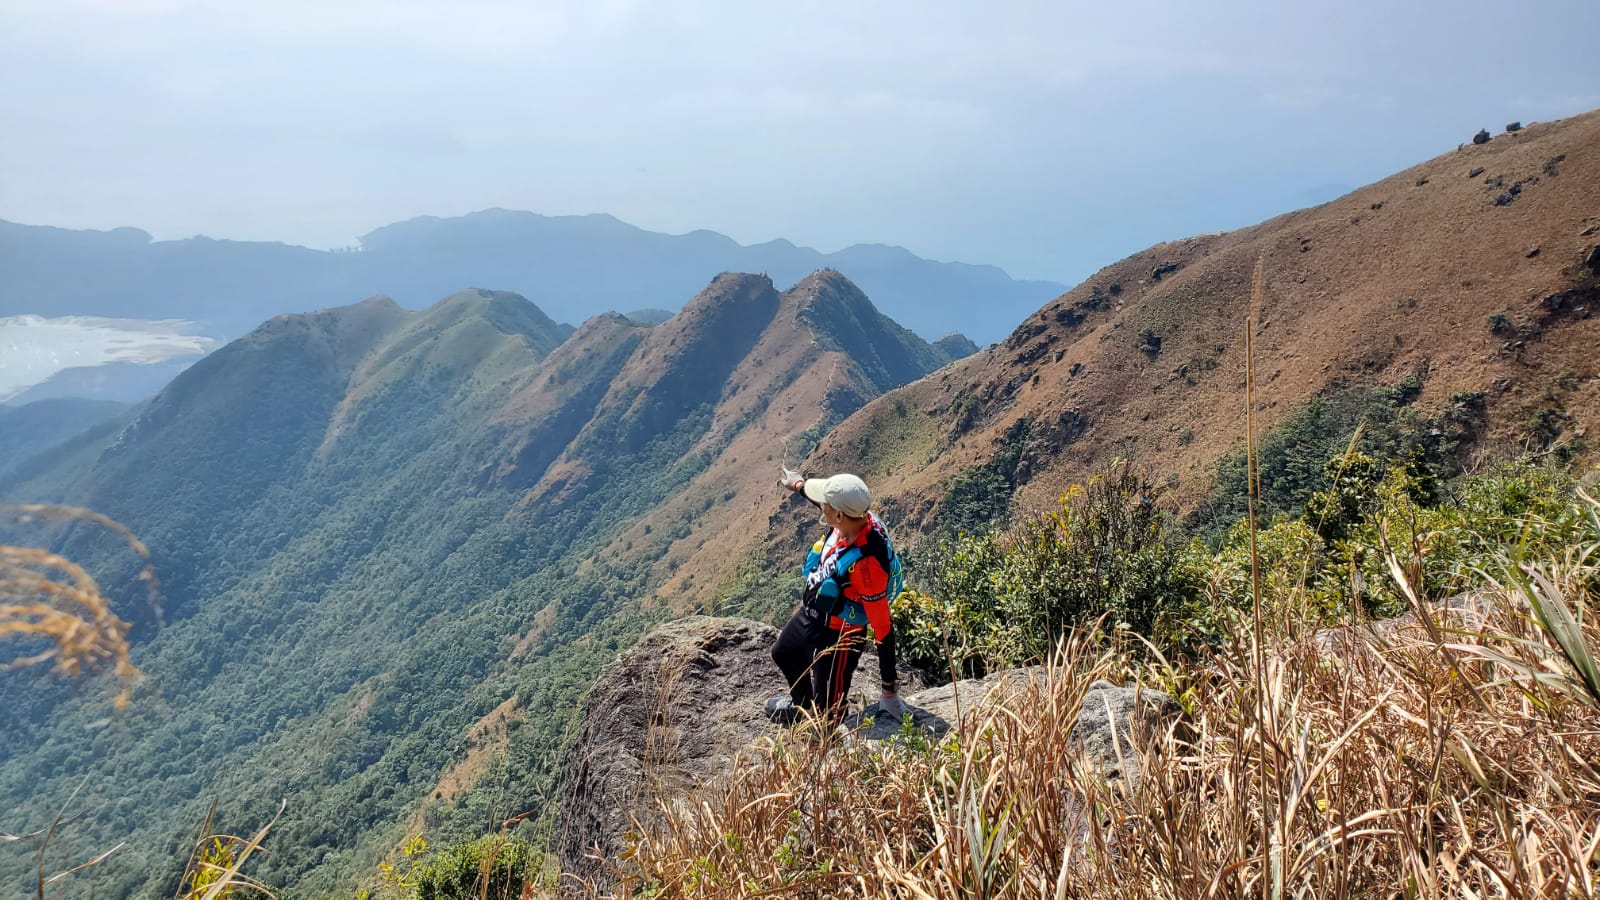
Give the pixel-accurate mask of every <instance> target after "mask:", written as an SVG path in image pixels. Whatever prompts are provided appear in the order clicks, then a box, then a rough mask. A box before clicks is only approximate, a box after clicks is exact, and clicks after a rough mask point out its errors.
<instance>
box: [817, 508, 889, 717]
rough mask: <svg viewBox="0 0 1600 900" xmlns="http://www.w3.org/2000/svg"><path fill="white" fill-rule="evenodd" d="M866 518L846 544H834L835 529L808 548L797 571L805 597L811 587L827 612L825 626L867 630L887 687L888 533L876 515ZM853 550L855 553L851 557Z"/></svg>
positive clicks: (823, 610)
mask: <svg viewBox="0 0 1600 900" xmlns="http://www.w3.org/2000/svg"><path fill="white" fill-rule="evenodd" d="M867 516H868V525H867V527H866V528H863V529H861V532H860V533H859V534H857V535H856V538H855V540H853V541H851V542H850V543H849V544H847V545H846V544H842V543H841V542H840V540H839V532H838V531H837V530H834V531H831V532H829V533H828V535H827V536H826V537H824V538H823V539H822V540H820V541H817V542H816V543H815V544H813V545H812V546H811V552H810V553H809V554H807V555H806V561H805V565H804V566H803V567H802V571H803V572H804V574H805V577H806V586H807V588H808V593H809V591H810V589H815V592H816V596H817V597H818V599H819V600H821V601H822V603H821V604H819V605H820V607H821V611H822V612H824V613H828V614H829V615H828V626H829V627H830V628H833V629H834V630H835V631H842V630H845V629H847V628H848V629H852V630H861V629H862V628H864V627H865V626H867V625H871V626H872V634H873V637H874V638H875V639H876V641H877V643H878V665H879V669H880V675H881V676H882V680H883V682H884V683H885V684H888V685H892V684H894V683H895V675H894V672H895V668H894V666H895V659H894V657H895V653H894V631H893V627H894V626H893V623H892V620H891V618H890V615H889V600H890V597H889V584H890V571H891V568H892V560H891V550H890V547H889V535H888V532H887V531H885V530H884V527H883V523H882V522H879V521H878V517H877V516H876V515H873V514H871V513H868V514H867ZM853 550H854V551H859V552H855V553H852V552H851V551H853ZM841 561H843V562H844V565H843V566H842V567H841V566H840V562H841Z"/></svg>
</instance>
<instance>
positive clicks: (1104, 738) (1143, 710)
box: [1072, 681, 1183, 793]
mask: <svg viewBox="0 0 1600 900" xmlns="http://www.w3.org/2000/svg"><path fill="white" fill-rule="evenodd" d="M1182 713H1183V708H1182V707H1180V706H1179V705H1178V702H1177V701H1176V700H1174V699H1172V697H1171V696H1169V695H1167V694H1164V693H1162V692H1161V691H1157V690H1152V689H1150V688H1141V687H1117V686H1116V685H1114V684H1112V683H1111V682H1109V681H1096V682H1094V683H1093V684H1091V685H1089V690H1088V691H1086V692H1085V693H1084V695H1083V703H1082V704H1081V705H1080V706H1079V709H1078V720H1077V721H1076V722H1074V723H1073V724H1072V742H1073V743H1074V744H1076V745H1078V746H1080V747H1082V748H1083V752H1084V755H1085V756H1086V757H1088V758H1089V759H1090V760H1092V761H1093V762H1094V763H1095V764H1096V765H1097V766H1098V767H1099V768H1100V772H1101V774H1102V775H1104V776H1105V778H1106V780H1107V781H1108V782H1112V783H1117V782H1121V783H1122V784H1123V785H1124V786H1126V788H1127V789H1128V792H1129V793H1133V792H1134V791H1137V790H1138V789H1139V780H1140V777H1141V775H1142V774H1143V771H1142V768H1141V766H1140V762H1139V759H1140V753H1139V751H1140V750H1143V749H1144V748H1146V747H1147V746H1148V745H1149V743H1150V741H1151V740H1153V739H1155V738H1156V737H1158V736H1160V735H1161V734H1162V733H1163V732H1164V731H1165V730H1166V729H1167V728H1168V727H1169V726H1170V725H1171V724H1172V723H1173V722H1174V721H1176V720H1177V719H1178V717H1179V716H1180V715H1182Z"/></svg>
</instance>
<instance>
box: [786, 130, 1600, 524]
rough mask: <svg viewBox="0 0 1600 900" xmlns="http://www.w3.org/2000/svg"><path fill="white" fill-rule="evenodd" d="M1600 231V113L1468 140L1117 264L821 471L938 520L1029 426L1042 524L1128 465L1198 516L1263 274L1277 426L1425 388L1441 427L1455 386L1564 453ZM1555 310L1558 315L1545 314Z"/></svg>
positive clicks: (1579, 423) (1032, 485) (870, 415)
mask: <svg viewBox="0 0 1600 900" xmlns="http://www.w3.org/2000/svg"><path fill="white" fill-rule="evenodd" d="M1513 185H1516V186H1518V190H1517V192H1516V193H1515V194H1514V195H1512V196H1510V197H1509V198H1507V199H1506V200H1505V201H1504V202H1501V201H1502V195H1505V194H1508V193H1509V189H1510V188H1511V187H1512V186H1513ZM1597 226H1600V112H1591V113H1587V114H1584V115H1581V116H1575V117H1573V118H1570V119H1564V120H1561V121H1556V122H1546V123H1539V124H1536V125H1533V126H1531V127H1529V128H1527V129H1524V130H1523V131H1519V132H1517V133H1515V134H1510V135H1501V136H1497V137H1495V138H1494V139H1493V140H1492V141H1490V142H1489V143H1487V144H1483V145H1481V146H1476V145H1472V144H1467V145H1465V146H1463V147H1461V148H1459V149H1457V150H1453V151H1451V152H1448V153H1445V154H1444V155H1442V156H1439V157H1437V158H1435V159H1432V160H1429V161H1428V162H1425V163H1423V164H1421V165H1418V166H1415V167H1413V168H1411V169H1408V170H1406V171H1404V172H1400V173H1398V174H1395V175H1393V176H1391V177H1389V178H1386V179H1384V180H1382V181H1379V182H1376V183H1374V184H1371V185H1368V186H1366V187H1363V188H1360V189H1357V190H1355V191H1353V192H1351V193H1350V194H1348V195H1346V196H1344V197H1341V198H1339V199H1337V200H1334V201H1332V202H1330V203H1326V204H1323V205H1321V206H1317V207H1313V208H1309V209H1303V210H1297V211H1295V212H1291V213H1287V214H1285V215H1282V216H1278V217H1276V218H1273V219H1270V220H1268V221H1266V222H1263V223H1261V224H1259V225H1254V226H1251V227H1248V228H1241V229H1238V230H1235V231H1230V232H1226V233H1218V234H1208V235H1200V236H1196V237H1192V238H1188V239H1184V240H1178V241H1172V242H1168V243H1163V244H1158V245H1156V246H1154V247H1151V248H1149V249H1147V250H1144V251H1142V252H1140V253H1136V254H1134V255H1132V256H1130V257H1128V258H1127V259H1124V260H1121V261H1119V262H1116V263H1114V264H1112V265H1110V266H1107V267H1106V268H1105V269H1103V270H1101V271H1099V272H1097V273H1095V274H1094V275H1092V276H1090V277H1089V278H1087V279H1085V280H1084V282H1083V283H1082V284H1080V285H1078V286H1077V287H1075V288H1073V289H1072V290H1071V291H1069V292H1068V293H1066V294H1063V295H1062V296H1061V297H1059V298H1057V299H1056V300H1054V301H1052V302H1051V303H1049V304H1046V305H1045V306H1044V307H1043V308H1042V309H1040V310H1039V311H1038V312H1037V313H1035V314H1034V315H1032V316H1029V317H1028V319H1027V320H1026V321H1024V322H1023V323H1022V324H1021V325H1019V326H1018V327H1017V329H1016V330H1015V331H1014V332H1013V333H1012V334H1011V335H1010V336H1009V337H1008V338H1007V339H1006V340H1004V341H1002V342H1000V343H998V344H995V345H993V346H992V347H989V348H987V349H986V350H984V351H982V352H980V353H978V354H976V355H974V356H971V357H969V358H967V359H965V360H962V361H960V362H957V363H954V364H952V365H951V366H948V367H946V368H945V369H943V370H941V371H939V372H938V373H935V374H933V375H931V376H928V377H926V378H923V379H922V380H920V381H917V382H915V383H913V384H911V385H908V386H906V387H904V388H900V389H898V390H895V391H891V392H889V393H888V394H886V395H885V396H883V397H881V398H879V399H877V400H875V401H873V402H872V403H870V404H868V405H867V406H866V407H865V408H864V409H862V410H861V411H860V412H858V413H857V414H856V415H854V416H852V417H850V418H849V419H848V420H846V421H845V422H844V423H842V424H841V425H840V426H839V428H837V429H835V430H834V432H833V433H831V434H830V435H829V436H828V438H827V439H826V440H825V441H823V443H822V446H821V447H820V448H819V451H818V453H817V454H816V455H815V456H814V457H813V459H811V460H810V461H809V464H810V465H811V467H812V468H814V469H815V470H817V471H855V472H859V473H860V474H862V475H863V476H864V477H866V478H867V479H868V481H869V483H871V484H872V485H873V487H874V489H875V490H876V491H878V493H879V494H880V495H881V496H884V497H886V498H889V499H891V500H893V501H894V503H895V507H896V509H895V510H894V512H897V513H898V514H899V516H903V517H904V518H905V519H906V520H909V521H910V522H912V523H914V524H921V525H927V524H930V521H931V516H932V515H934V511H935V508H936V505H937V501H938V500H939V498H940V497H942V496H943V492H944V490H945V489H946V487H947V482H948V479H950V478H951V477H952V476H954V475H956V474H957V473H959V472H961V471H962V470H963V469H964V468H966V467H969V466H974V465H981V464H984V463H987V462H988V461H989V460H990V459H991V458H992V457H993V456H994V455H995V454H996V453H997V452H999V451H1000V450H1002V449H1004V448H1005V446H1006V444H1007V435H1008V434H1011V433H1012V432H1011V429H1012V427H1013V426H1014V425H1015V424H1016V423H1017V422H1019V421H1022V420H1027V421H1028V422H1029V423H1030V424H1031V426H1032V427H1031V429H1030V430H1029V432H1028V435H1027V438H1026V440H1025V442H1024V446H1023V447H1022V448H1021V453H1022V460H1021V470H1022V474H1021V475H1019V479H1018V480H1019V482H1020V484H1019V488H1020V491H1021V493H1020V495H1019V497H1018V501H1019V502H1018V504H1017V508H1019V509H1029V508H1048V507H1049V506H1050V503H1051V500H1052V499H1053V498H1054V497H1056V496H1058V495H1059V494H1060V492H1061V491H1062V490H1063V489H1065V488H1066V486H1067V485H1069V484H1071V483H1073V482H1076V481H1082V480H1083V479H1085V478H1087V477H1088V476H1089V475H1090V474H1092V473H1094V472H1097V471H1100V470H1101V469H1103V468H1104V467H1105V465H1106V463H1107V462H1108V461H1109V460H1111V459H1113V458H1116V457H1122V458H1128V457H1132V458H1136V459H1137V460H1139V462H1140V463H1141V464H1142V465H1144V466H1145V467H1147V468H1148V469H1150V470H1151V471H1159V472H1163V473H1167V474H1168V476H1169V477H1170V478H1171V479H1172V481H1173V482H1175V483H1176V484H1177V490H1176V491H1175V492H1174V493H1175V496H1176V497H1178V498H1179V499H1181V500H1186V501H1193V500H1196V499H1197V498H1198V497H1200V496H1201V495H1203V494H1204V492H1205V491H1206V490H1207V488H1208V487H1209V486H1210V484H1211V480H1212V477H1213V475H1214V471H1215V470H1214V466H1215V462H1216V460H1217V459H1218V457H1220V456H1222V455H1223V454H1225V453H1227V452H1229V451H1230V450H1233V449H1235V448H1237V446H1238V444H1239V437H1240V435H1239V429H1238V424H1239V421H1240V419H1241V418H1242V417H1243V415H1244V412H1245V409H1244V405H1245V404H1244V400H1243V393H1242V390H1241V389H1242V386H1243V377H1242V376H1243V366H1242V359H1243V347H1242V340H1241V334H1240V331H1239V328H1238V323H1239V322H1241V321H1243V319H1244V317H1245V299H1246V297H1247V296H1248V294H1249V284H1250V276H1251V271H1252V269H1253V267H1254V265H1255V264H1256V262H1257V261H1258V260H1262V259H1264V260H1265V264H1266V276H1267V277H1266V283H1265V296H1264V302H1263V304H1262V308H1261V325H1260V329H1259V333H1258V334H1257V335H1256V352H1257V363H1258V368H1259V372H1260V379H1259V384H1258V386H1257V387H1258V394H1257V397H1256V405H1255V412H1256V414H1257V416H1258V419H1259V421H1260V424H1262V425H1263V426H1264V427H1266V428H1271V427H1272V426H1273V425H1275V424H1276V423H1278V422H1279V421H1281V420H1282V419H1283V418H1284V417H1285V416H1287V415H1289V414H1290V413H1291V412H1293V411H1294V410H1296V409H1299V408H1301V407H1303V406H1304V405H1305V404H1306V403H1307V402H1309V401H1310V400H1312V399H1313V398H1315V397H1317V396H1318V395H1319V394H1321V393H1323V392H1325V391H1327V390H1329V389H1330V388H1331V387H1333V386H1335V385H1338V384H1341V383H1345V384H1393V383H1395V382H1397V381H1399V380H1400V379H1402V378H1404V377H1407V376H1409V375H1412V374H1413V373H1418V372H1421V373H1424V375H1425V379H1424V386H1423V388H1422V394H1421V397H1420V399H1419V405H1420V407H1421V408H1422V409H1424V410H1426V411H1429V412H1432V411H1436V410H1438V409H1439V408H1441V407H1443V406H1444V405H1445V404H1446V403H1447V402H1448V398H1450V397H1451V396H1452V395H1454V394H1455V393H1457V392H1460V391H1482V392H1484V393H1485V397H1486V407H1487V409H1486V413H1487V419H1488V426H1489V428H1488V434H1487V435H1486V438H1487V439H1488V440H1489V441H1493V442H1499V443H1503V444H1507V445H1511V446H1513V447H1519V446H1521V445H1522V444H1523V442H1524V441H1525V440H1527V439H1528V434H1529V423H1530V422H1532V421H1535V420H1536V419H1537V418H1538V417H1540V416H1542V415H1543V416H1552V417H1556V418H1559V419H1560V420H1561V421H1563V422H1564V423H1565V432H1564V434H1565V435H1566V436H1567V437H1572V436H1581V435H1582V434H1584V433H1585V432H1586V431H1587V432H1588V433H1590V434H1592V433H1593V432H1594V429H1595V427H1596V426H1597V425H1600V368H1597V365H1600V354H1596V353H1595V352H1594V348H1595V346H1597V345H1600V316H1596V315H1594V311H1595V307H1596V302H1595V301H1594V299H1593V298H1595V297H1600V268H1596V267H1594V266H1592V265H1591V264H1590V263H1588V262H1586V261H1587V260H1595V259H1597V257H1595V255H1594V254H1595V253H1596V248H1597V245H1600V227H1597ZM1596 265H1600V264H1596ZM1559 296H1567V297H1568V298H1569V299H1568V301H1566V302H1556V301H1552V302H1550V303H1547V302H1546V301H1547V300H1550V299H1551V298H1555V297H1559ZM1580 297H1581V298H1588V299H1587V300H1582V301H1581V302H1580V299H1579V298H1580ZM1494 316H1503V317H1504V323H1503V324H1501V325H1499V326H1498V327H1497V326H1496V322H1498V321H1499V320H1494V319H1492V318H1491V317H1494ZM1146 332H1148V333H1149V334H1151V335H1153V336H1155V337H1156V338H1159V344H1158V345H1157V346H1155V347H1151V346H1150V345H1149V344H1148V343H1147V342H1146V341H1145V340H1144V338H1143V335H1144V334H1145V333H1146ZM912 416H914V417H916V418H918V420H919V424H918V428H919V429H922V430H924V431H926V432H931V437H929V436H927V435H924V437H923V439H921V440H918V441H916V442H912V443H909V444H907V445H906V447H905V449H904V452H901V453H898V454H895V453H891V454H885V453H882V452H879V447H878V446H876V442H877V441H878V436H879V435H880V434H883V433H885V432H886V431H890V432H892V431H893V430H894V429H895V428H897V427H899V426H900V423H901V420H903V419H906V418H908V417H912ZM1568 417H1570V418H1568ZM930 443H931V445H932V449H931V450H930ZM869 444H870V445H871V446H870V448H869ZM1593 449H1594V448H1592V447H1591V448H1590V450H1591V453H1592V451H1593ZM785 537H786V536H785Z"/></svg>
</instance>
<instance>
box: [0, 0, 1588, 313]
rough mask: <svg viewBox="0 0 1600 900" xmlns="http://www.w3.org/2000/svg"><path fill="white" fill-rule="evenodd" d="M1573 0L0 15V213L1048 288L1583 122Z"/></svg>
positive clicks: (300, 238) (303, 4)
mask: <svg viewBox="0 0 1600 900" xmlns="http://www.w3.org/2000/svg"><path fill="white" fill-rule="evenodd" d="M1597 38H1600V3H1596V2H1594V0H1551V2H1539V0H1523V2H1482V0H1451V2H1435V0H1426V2H1405V0H1384V2H1369V0H1344V2H1337V3H1334V2H1320V0H1308V2H1299V3H1285V2H1282V0H1277V2H1240V0H1218V2H1195V0H1187V2H1141V0H1132V2H1116V3H1106V2H1099V3H1093V4H1088V3H1080V2H1069V0H1049V2H1034V0H1024V2H997V3H985V4H980V3H973V2H944V0H919V2H898V0H884V2H870V0H869V2H861V0H851V2H789V3H764V2H750V0H728V2H725V0H697V2H692V3H681V2H667V0H657V2H648V3H647V2H627V0H577V2H568V0H550V2H540V0H509V2H502V0H452V2H449V3H434V2H406V0H335V2H329V0H317V2H310V0H273V2H242V0H231V2H185V0H0V134H4V135H5V136H6V137H5V139H4V140H0V219H8V220H11V221H17V222H24V223H27V224H35V225H57V226H61V227H69V228H111V227H116V226H123V225H131V226H136V227H140V228H143V229H145V230H147V231H149V232H151V233H152V234H154V235H155V236H156V237H157V238H162V239H173V238H183V237H189V236H192V235H195V234H206V235H209V236H212V237H219V238H234V239H240V240H278V241H285V242H289V243H296V244H304V245H307V246H312V247H338V246H349V245H352V244H355V243H356V242H357V240H358V238H359V236H360V235H362V234H364V233H366V232H368V231H371V230H372V229H374V228H377V227H379V226H381V225H384V224H387V223H390V222H394V221H398V220H402V219H406V218H410V217H412V216H417V215H439V216H448V215H459V214H462V213H466V212H470V211H473V210H477V209H483V208H487V207H506V208H512V209H526V210H531V211H534V212H539V213H544V214H550V215H560V214H582V213H591V212H606V213H611V214H613V215H615V216H617V217H619V218H621V219H623V220H625V221H628V222H630V223H632V224H635V225H638V226H640V227H643V228H648V229H652V230H657V231H667V232H673V233H680V232H685V231H690V230H694V229H697V228H708V229H711V230H714V231H720V232H722V233H724V234H727V235H729V236H731V237H733V238H734V239H736V240H739V241H741V242H744V243H756V242H760V241H766V240H771V239H773V238H779V237H783V238H787V239H789V240H792V241H795V242H796V243H799V244H804V245H808V246H812V247H815V248H817V249H819V250H823V251H832V250H837V249H840V248H843V247H845V246H848V245H850V244H854V243H887V244H897V245H900V246H904V247H907V248H908V249H910V250H912V251H913V252H915V253H918V254H919V255H922V256H925V257H929V258H933V259H940V260H956V261H962V262H972V263H990V264H994V265H999V266H1001V267H1003V268H1005V269H1006V270H1007V271H1008V272H1010V273H1011V274H1012V275H1013V276H1017V277H1025V278H1045V279H1051V280H1055V281H1060V282H1064V283H1068V284H1071V283H1075V282H1077V281H1079V280H1081V279H1082V278H1084V277H1085V276H1087V275H1089V274H1092V273H1093V272H1094V271H1095V270H1097V269H1099V268H1100V267H1102V266H1104V265H1107V264H1110V263H1112V262H1115V261H1116V260H1118V259H1120V258H1122V257H1124V256H1126V255H1128V254H1130V253H1133V252H1136V251H1138V250H1141V249H1143V248H1145V247H1147V246H1149V245H1151V244H1154V243H1158V242H1160V241H1164V240H1174V239H1178V238H1182V237H1186V236H1188V235H1192V234H1197V233H1202V232H1208V231H1217V230H1225V229H1230V228H1236V227H1240V226H1244V225H1249V224H1253V223H1255V222H1257V221H1260V220H1262V219H1265V218H1268V217H1270V216H1272V215H1276V214H1278V213H1281V212H1286V211H1288V210H1291V209H1296V208H1300V207H1303V206H1308V205H1312V204H1315V203H1320V202H1323V201H1326V200H1330V199H1333V198H1334V197H1336V196H1338V195H1340V194H1342V193H1344V192H1346V191H1348V190H1350V189H1353V188H1355V187H1358V186H1360V185H1362V184H1366V183H1369V182H1371V181H1375V180H1377V179H1380V178H1382V177H1385V176H1387V175H1389V174H1392V173H1393V172H1395V171H1398V170H1400V169H1403V168H1407V167H1409V166H1412V165H1415V164H1417V163H1420V162H1422V161H1424V160H1425V159H1428V158H1430V157H1432V156H1435V155H1438V154H1439V153H1443V152H1445V151H1448V150H1451V149H1454V148H1455V146H1456V145H1457V144H1459V143H1461V142H1463V141H1467V140H1469V139H1470V138H1471V136H1472V134H1473V133H1474V132H1476V131H1477V130H1478V129H1479V128H1488V129H1490V130H1491V131H1493V132H1499V131H1500V130H1501V129H1502V128H1503V127H1504V126H1505V125H1506V124H1507V123H1508V122H1511V121H1514V120H1520V121H1523V122H1531V121H1538V120H1548V119H1552V118H1559V117H1563V116H1568V115H1573V114H1576V113H1579V112H1584V111H1587V110H1590V109H1594V108H1597V107H1600V53H1597V52H1595V51H1594V49H1593V45H1594V44H1595V42H1596V39H1597Z"/></svg>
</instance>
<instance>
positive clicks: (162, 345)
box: [0, 315, 217, 402]
mask: <svg viewBox="0 0 1600 900" xmlns="http://www.w3.org/2000/svg"><path fill="white" fill-rule="evenodd" d="M193 328H194V323H193V322H189V321H186V320H183V319H159V320H149V319H107V318H99V317H95V316H63V317H60V318H49V319H47V318H45V317H43V316H32V315H27V316H4V317H0V402H4V401H5V400H7V399H9V398H11V397H14V396H16V395H17V394H19V393H21V392H22V391H24V390H26V389H28V388H29V387H32V386H33V385H36V384H39V383H40V382H42V381H44V380H45V379H47V378H49V377H50V376H52V375H54V374H55V373H57V372H59V371H61V370H62V369H70V368H77V367H79V366H99V365H104V364H106V363H114V362H123V363H143V364H152V363H159V362H166V361H167V360H169V359H176V358H178V357H181V356H198V355H200V354H203V353H207V352H209V351H210V350H211V348H213V347H215V346H216V345H217V341H216V339H214V338H208V337H205V336H204V335H198V334H190V333H188V332H189V331H191V330H192V329H193Z"/></svg>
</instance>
